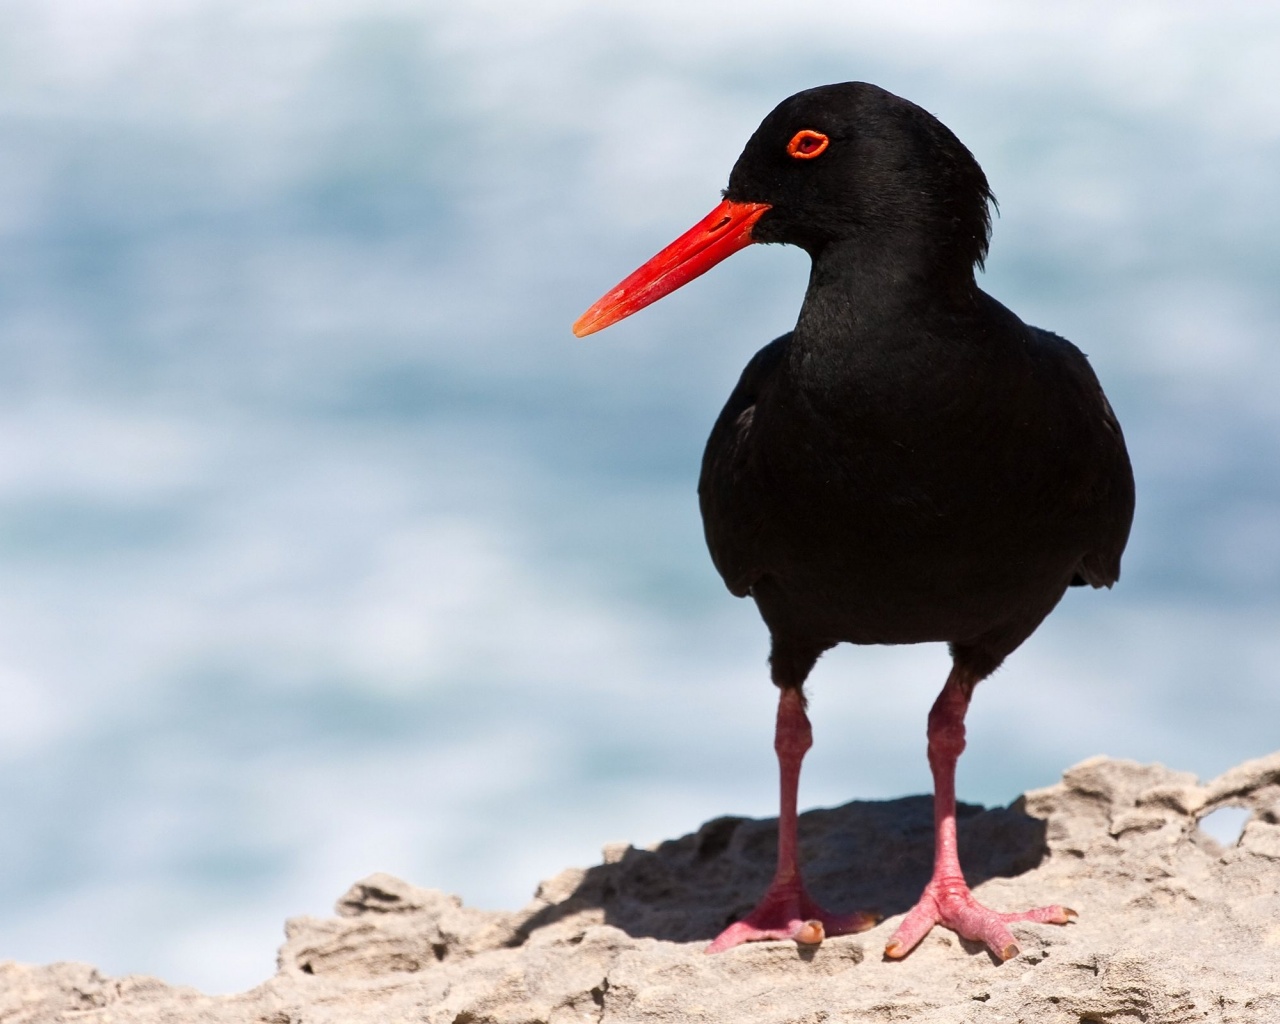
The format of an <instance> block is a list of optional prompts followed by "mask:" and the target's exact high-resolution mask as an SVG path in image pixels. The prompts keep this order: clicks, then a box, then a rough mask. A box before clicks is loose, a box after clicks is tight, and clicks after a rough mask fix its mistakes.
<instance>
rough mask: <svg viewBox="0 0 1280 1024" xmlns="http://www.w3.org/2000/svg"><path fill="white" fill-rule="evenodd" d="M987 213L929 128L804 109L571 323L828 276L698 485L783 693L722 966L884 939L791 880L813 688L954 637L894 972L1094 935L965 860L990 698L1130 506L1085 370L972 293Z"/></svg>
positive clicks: (933, 716) (838, 101) (739, 408)
mask: <svg viewBox="0 0 1280 1024" xmlns="http://www.w3.org/2000/svg"><path fill="white" fill-rule="evenodd" d="M993 201H994V197H993V196H992V194H991V191H990V189H989V187H988V185H987V179H986V176H985V175H984V174H983V172H982V169H981V168H980V167H979V166H978V163H977V161H976V160H975V159H974V158H973V155H972V154H971V153H970V152H969V151H968V149H966V148H965V147H964V145H963V144H962V143H961V142H960V140H959V139H957V138H956V137H955V135H953V134H952V133H951V132H950V131H949V130H948V129H947V128H946V127H945V126H944V125H943V124H942V123H941V122H939V121H938V120H937V119H936V118H934V117H933V116H932V115H931V114H929V113H927V112H926V111H924V110H922V109H921V108H920V107H918V106H916V105H915V104H913V103H910V102H908V101H906V100H904V99H901V98H899V97H897V96H894V95H892V94H891V93H888V92H885V91H884V90H883V89H879V88H877V87H876V86H873V85H867V84H865V83H861V82H849V83H845V84H841V85H828V86H823V87H821V88H817V89H809V90H807V91H805V92H801V93H797V94H796V95H795V96H792V97H791V98H790V99H787V100H784V101H783V102H782V103H781V104H779V105H778V106H777V108H775V109H774V111H773V112H772V113H771V114H769V116H768V117H766V118H765V119H764V121H763V122H762V123H761V125H760V127H759V128H758V129H757V130H756V132H755V134H754V135H752V136H751V139H750V141H749V142H748V143H747V146H746V149H745V150H743V153H742V156H740V157H739V158H738V162H737V163H736V164H735V165H734V168H733V171H732V173H731V174H730V175H729V187H728V188H727V189H726V190H725V192H724V202H722V203H721V204H720V205H719V206H717V207H716V209H715V210H713V211H712V213H711V214H710V215H709V216H707V217H706V218H705V219H704V220H703V221H701V222H700V223H699V224H697V225H695V226H694V227H693V228H692V229H691V230H690V231H689V232H687V233H686V234H685V235H683V236H682V237H681V238H679V239H678V240H677V241H675V242H673V243H672V244H671V245H670V246H668V247H667V248H666V249H664V250H663V251H662V252H661V253H659V254H658V255H657V256H655V257H654V258H653V259H651V260H650V261H649V262H648V263H646V264H645V265H644V266H643V267H641V268H640V269H639V270H637V271H636V272H635V273H634V274H632V275H631V276H630V277H628V278H627V279H626V280H625V281H623V282H622V283H621V284H619V285H618V286H617V287H616V288H614V289H613V290H612V291H610V292H609V293H608V294H607V295H605V296H604V297H603V298H602V299H601V300H600V301H599V302H597V303H596V304H595V305H594V306H592V307H591V309H589V310H588V311H587V312H586V313H585V314H584V315H583V316H582V318H581V319H580V320H578V322H577V323H576V324H574V333H575V334H577V335H579V336H582V335H586V334H590V333H591V332H593V331H598V330H600V329H601V328H603V327H607V326H608V325H609V324H611V323H614V322H616V321H617V320H620V319H622V318H623V317H625V316H628V315H629V314H631V313H633V312H635V311H636V310H638V309H640V308H641V307H643V306H645V305H647V304H648V303H650V302H653V301H654V300H656V299H658V298H660V297H661V296H663V295H665V294H666V293H667V292H669V291H671V290H673V289H675V288H678V287H679V286H680V285H682V284H684V283H685V282H687V281H689V280H690V279H692V278H694V277H696V276H697V275H699V274H701V273H703V272H704V271H706V270H707V269H709V268H710V267H711V266H713V265H714V264H715V263H717V262H719V261H720V260H722V259H724V258H725V257H726V256H728V255H729V254H730V253H732V252H735V251H737V250H738V249H740V248H742V247H743V246H745V245H747V244H749V243H751V242H783V243H789V244H791V245H798V246H800V247H801V248H802V249H804V250H805V251H806V252H808V254H809V255H810V257H811V258H812V260H813V267H812V270H811V273H810V277H809V286H808V290H807V292H806V293H805V298H804V304H803V306H801V308H800V317H799V319H798V320H797V322H796V326H795V329H794V330H792V331H791V332H789V333H787V334H784V335H783V336H782V337H781V338H778V339H777V340H776V341H774V342H772V343H770V344H769V345H766V346H765V347H764V348H763V349H761V350H760V351H759V352H758V353H757V354H756V356H755V358H753V359H752V360H751V362H750V363H748V365H747V368H746V369H745V370H744V371H743V373H742V377H741V379H740V380H739V381H738V386H737V387H736V388H735V389H734V391H733V394H732V395H730V397H729V401H728V404H727V405H726V406H725V407H724V411H723V412H721V414H720V418H719V419H718V420H717V421H716V424H715V427H714V428H713V429H712V431H711V439H710V440H709V441H708V443H707V449H706V454H705V455H704V456H703V462H702V478H701V481H700V483H699V485H698V494H699V497H700V499H701V505H702V518H703V523H704V525H705V529H706V537H707V544H708V546H709V547H710V549H711V557H712V560H713V561H714V562H715V565H716V568H717V569H718V570H719V571H720V575H721V576H723V577H724V581H725V584H726V585H727V586H728V588H729V590H730V591H731V592H732V593H733V594H735V595H737V596H738V597H746V596H748V595H750V596H751V597H752V598H754V600H755V602H756V606H757V607H758V608H759V610H760V614H761V616H762V617H763V618H764V621H765V624H766V625H767V626H768V628H769V634H770V638H771V645H772V646H771V653H770V658H769V661H770V667H771V671H772V676H773V682H774V683H775V684H776V685H777V686H778V688H779V689H780V691H781V694H780V699H779V704H778V722H777V734H776V740H775V749H776V750H777V753H778V761H779V766H780V769H781V777H782V807H781V813H780V815H779V842H778V868H777V873H776V875H775V876H774V880H773V883H772V884H771V885H770V887H769V890H768V892H767V893H766V894H765V895H764V897H763V899H762V900H761V902H760V903H759V905H758V906H757V907H756V908H755V910H753V911H752V913H751V914H750V915H749V916H748V917H747V918H746V919H745V920H743V921H739V922H738V923H736V924H734V925H731V926H730V927H729V928H728V929H726V931H724V932H723V933H722V934H721V935H720V936H719V937H718V938H717V939H716V940H715V941H714V942H713V943H712V944H711V946H709V947H708V951H709V952H714V951H718V950H722V949H726V948H728V947H730V946H733V945H736V944H738V943H740V942H745V941H749V940H753V939H767V938H788V937H793V938H796V939H797V940H798V941H802V942H813V941H820V940H821V938H822V937H823V935H824V933H825V934H839V933H843V932H849V931H858V930H861V929H863V928H867V927H870V926H871V925H872V924H873V923H874V918H873V917H872V916H871V915H869V914H847V915H834V914H830V913H828V912H826V911H824V910H823V909H822V908H821V907H819V906H818V905H817V904H815V903H814V902H813V901H812V900H811V899H810V898H809V896H808V894H807V893H806V891H805V888H804V883H803V881H802V879H801V876H800V868H799V864H798V861H797V851H796V790H797V785H798V782H799V775H800V762H801V760H802V758H803V757H804V754H805V752H806V751H807V750H808V749H809V747H810V746H811V744H812V736H811V732H810V728H809V721H808V718H807V716H806V715H805V698H804V693H803V687H804V683H805V679H806V677H807V676H808V675H809V672H810V670H811V669H812V668H813V666H814V663H815V662H816V661H817V659H818V658H819V656H820V655H821V654H822V653H823V652H824V651H826V650H828V649H830V648H831V647H834V646H835V645H836V644H838V643H841V642H848V643H854V644H912V643H925V642H930V641H941V642H945V643H947V644H948V645H949V646H950V652H951V658H952V668H951V672H950V675H949V676H948V677H947V681H946V684H945V686H944V687H943V689H942V693H941V695H940V696H939V697H938V699H937V701H936V703H935V704H934V705H933V709H932V710H931V711H930V713H929V723H928V754H929V765H930V768H931V769H932V771H933V781H934V822H935V844H936V846H935V850H936V852H935V858H934V869H933V877H932V879H931V880H930V882H929V884H928V885H927V886H926V888H925V891H924V893H923V895H922V896H921V898H920V901H919V902H918V903H917V904H916V906H915V907H914V908H913V909H912V910H911V911H910V912H909V913H908V914H907V915H906V917H905V919H904V920H903V921H902V923H901V924H900V925H899V926H898V928H897V930H896V931H895V932H894V934H893V937H892V938H890V940H889V942H888V944H887V946H886V947H885V953H886V954H887V955H888V956H890V957H902V956H905V955H906V954H907V953H908V952H910V950H911V949H912V948H913V947H914V946H915V945H916V944H917V943H918V942H919V941H920V940H921V939H922V938H924V936H925V935H926V934H928V932H929V930H930V929H931V928H932V927H933V925H934V924H943V925H945V926H947V927H949V928H952V929H954V930H955V931H956V932H958V933H959V934H960V935H962V936H964V937H965V938H968V939H973V940H979V941H982V942H984V943H986V945H987V946H988V947H989V948H990V949H991V951H992V952H993V953H994V954H995V955H996V956H997V957H999V958H1001V959H1008V958H1009V957H1012V956H1015V955H1017V952H1018V947H1017V945H1016V944H1015V942H1014V939H1013V934H1012V932H1011V931H1010V930H1009V927H1008V925H1009V922H1012V921H1040V922H1051V923H1054V924H1065V923H1066V922H1067V921H1068V920H1070V919H1071V918H1073V917H1074V916H1075V913H1074V912H1073V911H1071V910H1068V909H1067V908H1065V907H1060V906H1051V907H1042V908H1039V909H1036V910H1030V911H1023V912H1020V913H1000V912H997V911H994V910H990V909H988V908H986V907H984V906H982V905H981V904H979V903H978V902H977V901H976V900H975V899H974V898H973V896H972V894H971V893H970V891H969V887H968V885H967V884H966V882H965V880H964V875H963V874H962V872H961V868H960V862H959V857H958V854H957V849H956V825H955V767H956V760H957V758H958V757H959V756H960V753H961V751H963V750H964V745H965V740H964V735H965V732H964V716H965V711H966V709H967V708H968V705H969V699H970V697H971V696H972V694H973V690H974V687H975V686H976V685H977V684H978V683H979V682H980V681H981V680H983V679H985V678H986V677H987V676H989V675H990V674H991V673H992V672H994V671H995V670H996V668H997V667H999V665H1000V664H1001V662H1003V661H1004V659H1005V658H1006V657H1007V656H1008V655H1009V654H1010V653H1011V652H1012V651H1013V650H1014V649H1015V648H1017V647H1018V645H1019V644H1021V643H1022V642H1023V641H1024V640H1025V639H1026V638H1027V637H1028V636H1030V635H1031V633H1032V632H1033V631H1034V630H1035V628H1036V627H1037V626H1038V625H1039V624H1040V622H1041V621H1042V620H1043V619H1044V617H1045V616H1046V615H1048V614H1049V612H1050V611H1052V610H1053V608H1054V606H1055V605H1056V604H1057V603H1058V601H1059V600H1060V599H1061V598H1062V595H1063V594H1064V592H1065V591H1066V589H1067V588H1068V587H1069V586H1081V585H1085V584H1088V585H1089V586H1093V587H1109V586H1111V585H1112V584H1113V583H1115V582H1116V580H1117V579H1119V576H1120V556H1121V554H1122V552H1123V551H1124V547H1125V542H1126V541H1127V539H1128V536H1129V527H1130V523H1131V522H1132V519H1133V504H1134V487H1133V473H1132V470H1131V469H1130V466H1129V457H1128V454H1127V452H1126V450H1125V444H1124V438H1123V435H1122V434H1121V431H1120V425H1119V424H1118V423H1117V421H1116V417H1115V415H1114V413H1113V412H1112V410H1111V407H1110V405H1109V404H1108V402H1107V399H1106V398H1105V396H1104V395H1103V393H1102V388H1101V386H1100V385H1099V384H1098V380H1097V377H1095V376H1094V374H1093V371H1092V370H1091V369H1090V367H1089V363H1088V361H1087V360H1086V359H1085V356H1084V355H1083V354H1082V353H1081V352H1080V351H1079V349H1077V348H1076V347H1075V346H1074V345H1072V344H1071V343H1070V342H1069V341H1066V340H1065V339H1063V338H1060V337H1058V336H1057V335H1056V334H1051V333H1050V332H1048V331H1044V330H1041V329H1040V328H1038V327H1029V326H1028V325H1026V324H1024V323H1023V322H1022V321H1021V320H1019V319H1018V317H1017V316H1015V315H1014V314H1013V313H1011V312H1010V311H1009V310H1007V309H1006V308H1005V307H1004V306H1002V305H1000V303H998V302H996V300H995V299H993V298H991V297H990V296H989V295H987V294H986V293H985V292H983V291H982V290H981V289H980V288H979V287H978V286H977V284H976V283H975V281H974V270H975V267H981V266H982V263H983V259H984V258H985V256H986V253H987V244H988V240H989V237H990V230H991V220H990V213H989V204H990V203H991V202H993Z"/></svg>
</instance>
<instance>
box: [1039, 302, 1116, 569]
mask: <svg viewBox="0 0 1280 1024" xmlns="http://www.w3.org/2000/svg"><path fill="white" fill-rule="evenodd" d="M1032 330H1033V331H1034V332H1035V333H1036V334H1037V335H1038V336H1039V338H1040V340H1041V341H1044V342H1047V343H1048V344H1049V346H1050V347H1051V348H1052V349H1053V350H1055V351H1056V352H1057V353H1058V355H1059V357H1060V358H1061V359H1062V360H1063V361H1064V362H1065V363H1066V365H1067V368H1068V369H1069V370H1070V374H1069V378H1068V379H1069V380H1070V381H1071V384H1072V385H1073V386H1074V389H1075V392H1076V394H1075V398H1076V401H1077V402H1078V403H1079V405H1080V408H1081V413H1082V414H1083V417H1084V418H1085V420H1086V421H1087V422H1088V423H1089V424H1090V426H1091V428H1092V429H1091V430H1090V435H1091V436H1092V438H1093V443H1092V444H1091V445H1090V450H1091V454H1092V456H1093V457H1092V458H1091V460H1090V470H1091V472H1089V473H1088V474H1087V475H1086V476H1085V477H1084V478H1082V481H1081V486H1080V487H1079V488H1078V489H1077V490H1076V493H1075V495H1074V497H1075V501H1074V503H1073V504H1074V506H1075V508H1076V510H1077V514H1078V515H1080V516H1081V517H1082V518H1083V519H1084V520H1085V521H1087V522H1088V523H1089V524H1090V527H1091V529H1090V536H1089V540H1090V546H1089V548H1088V550H1087V551H1086V552H1085V554H1084V555H1082V556H1081V558H1080V561H1079V562H1078V563H1077V565H1076V575H1075V578H1074V579H1073V580H1072V581H1071V584H1072V586H1084V585H1085V584H1088V585H1089V586H1092V587H1110V586H1111V585H1112V584H1113V583H1115V582H1116V581H1117V580H1118V579H1119V578H1120V556H1121V555H1123V554H1124V549H1125V545H1126V544H1127V543H1128V540H1129V527H1130V526H1131V524H1132V523H1133V509H1134V484H1133V468H1132V467H1131V465H1130V463H1129V452H1128V450H1127V449H1126V447H1125V443H1124V433H1123V431H1121V429H1120V421H1119V420H1117V419H1116V414H1115V412H1114V411H1113V410H1112V408H1111V403H1110V402H1108V401H1107V396H1106V395H1105V394H1104V393H1103V391H1102V385H1101V384H1100V383H1099V382H1098V377H1097V375H1096V374H1095V373H1094V372H1093V367H1091V366H1090V365H1089V360H1088V357H1087V356H1085V354H1084V353H1083V352H1081V351H1080V350H1079V349H1078V348H1076V347H1075V346H1074V345H1072V344H1071V343H1070V342H1069V341H1067V340H1066V339H1065V338H1061V337H1059V336H1058V335H1056V334H1053V333H1052V332H1050V331H1045V330H1042V329H1041V328H1038V327H1036V328H1032Z"/></svg>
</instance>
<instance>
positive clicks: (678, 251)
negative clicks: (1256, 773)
mask: <svg viewBox="0 0 1280 1024" xmlns="http://www.w3.org/2000/svg"><path fill="white" fill-rule="evenodd" d="M767 209H769V204H768V203H735V202H731V201H730V200H728V199H726V200H725V201H724V202H723V203H721V204H720V205H719V206H717V207H716V208H715V209H714V210H712V211H711V212H710V213H709V214H707V215H706V216H705V217H703V218H702V220H700V221H698V223H697V224H695V225H694V226H693V227H691V228H690V229H689V230H688V231H686V232H685V233H684V234H683V235H681V236H680V237H679V238H677V239H676V240H675V241H674V242H672V243H671V244H670V245H669V246H667V247H666V248H665V249H663V250H662V252H660V253H658V255H656V256H655V257H653V259H651V260H649V262H648V263H646V264H645V265H644V266H642V267H641V268H640V269H639V270H637V271H635V272H634V273H633V274H631V276H630V277H628V278H626V279H625V280H624V281H621V282H619V283H618V284H616V285H614V286H613V288H612V289H610V290H609V291H608V292H607V293H606V294H605V295H604V296H602V297H601V298H600V300H599V301H598V302H597V303H596V304H595V305H594V306H592V307H591V308H590V309H589V310H587V311H586V312H585V313H583V314H582V316H580V317H578V320H577V322H576V323H575V324H574V325H573V333H574V334H576V335H577V336H578V337H579V338H585V337H586V336H587V335H588V334H594V333H595V332H596V331H600V330H603V329H604V328H606V327H608V326H609V325H610V324H616V323H617V322H618V321H619V320H621V319H623V318H624V317H628V316H630V315H631V314H632V313H634V312H636V311H637V310H641V309H644V307H645V306H647V305H649V303H651V302H657V301H658V300H659V299H660V298H662V297H663V296H664V295H666V294H667V293H668V292H673V291H675V290H676V289H677V288H679V287H680V286H681V285H683V284H688V283H689V282H690V281H692V280H693V279H694V278H695V277H698V276H699V275H701V274H705V273H706V272H707V271H708V270H710V269H711V268H712V267H714V266H715V265H716V264H717V263H719V262H720V261H721V260H723V259H725V258H727V257H729V256H732V255H733V254H734V253H735V252H737V251H738V250H739V249H742V248H744V247H745V246H748V245H750V244H751V243H752V242H753V241H754V239H753V238H752V237H751V228H752V227H753V226H754V225H755V222H756V221H758V220H759V219H760V217H761V216H762V215H763V214H764V212H765V210H767Z"/></svg>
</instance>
